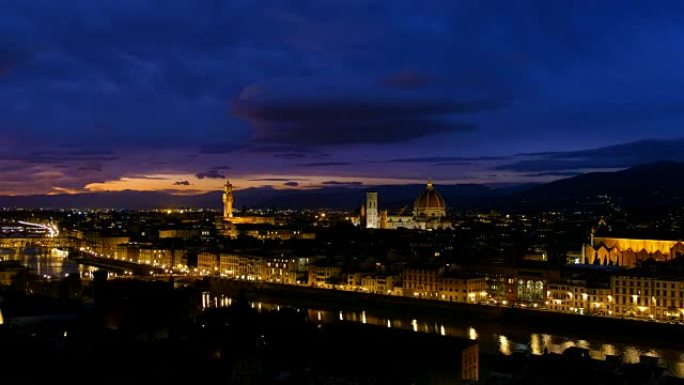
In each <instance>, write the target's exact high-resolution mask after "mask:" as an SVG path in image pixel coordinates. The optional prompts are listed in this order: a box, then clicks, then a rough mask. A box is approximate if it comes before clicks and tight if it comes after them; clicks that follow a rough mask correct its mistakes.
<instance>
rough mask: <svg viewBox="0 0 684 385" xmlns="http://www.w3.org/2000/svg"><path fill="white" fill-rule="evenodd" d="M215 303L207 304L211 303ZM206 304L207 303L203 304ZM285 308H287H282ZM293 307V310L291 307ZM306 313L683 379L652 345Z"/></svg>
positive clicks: (681, 362) (673, 355)
mask: <svg viewBox="0 0 684 385" xmlns="http://www.w3.org/2000/svg"><path fill="white" fill-rule="evenodd" d="M203 295H208V296H211V297H214V298H219V300H218V302H219V303H221V304H226V305H222V306H229V305H230V303H232V300H230V298H229V297H226V296H223V295H221V296H218V297H215V296H213V295H211V294H210V293H208V292H207V293H204V294H203ZM212 302H214V301H211V302H210V301H207V303H212ZM203 303H204V301H203ZM252 307H256V308H257V309H258V310H259V311H270V310H280V309H281V305H273V304H268V303H262V302H257V303H256V306H255V305H254V304H253V305H252ZM282 307H286V306H282ZM291 308H292V307H291ZM297 310H298V311H302V310H303V311H305V312H306V315H307V317H308V319H309V320H312V321H315V322H318V323H326V322H333V321H336V320H344V321H352V322H364V323H367V324H371V325H380V326H385V327H388V328H401V329H409V330H413V331H415V332H425V333H435V334H440V335H446V336H454V337H460V338H469V339H473V340H478V341H479V342H480V351H482V352H484V353H490V354H492V353H497V352H498V353H500V354H504V355H510V354H513V353H515V352H523V353H530V354H534V355H541V354H544V353H557V354H560V353H563V351H565V350H566V349H568V348H570V347H580V348H584V349H587V350H589V354H590V356H591V357H592V358H594V359H598V360H605V359H607V357H617V356H621V357H622V361H623V362H625V363H638V362H639V361H640V358H641V357H642V356H650V357H657V358H659V363H660V364H661V365H664V366H665V367H667V369H668V370H669V372H670V373H672V374H673V375H675V376H677V377H680V378H684V352H682V351H678V350H673V349H660V348H653V347H650V346H645V345H640V346H635V345H625V344H620V343H617V342H610V341H598V340H586V339H577V338H570V337H565V336H559V335H552V334H547V333H527V332H521V331H513V330H511V331H505V330H502V327H501V326H499V325H493V324H486V325H480V326H478V325H463V324H460V325H459V324H458V321H454V323H437V322H434V321H432V322H431V321H429V320H425V319H419V318H387V317H381V316H376V315H374V314H373V313H372V312H371V311H360V312H356V311H328V310H318V309H316V310H313V309H297Z"/></svg>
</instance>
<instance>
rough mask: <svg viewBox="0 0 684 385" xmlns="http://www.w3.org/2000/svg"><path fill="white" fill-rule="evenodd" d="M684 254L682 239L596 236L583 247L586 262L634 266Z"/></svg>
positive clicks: (583, 256) (667, 259)
mask: <svg viewBox="0 0 684 385" xmlns="http://www.w3.org/2000/svg"><path fill="white" fill-rule="evenodd" d="M681 256H684V242H682V241H681V240H661V239H635V238H614V237H600V236H594V234H593V233H592V236H591V241H590V243H589V244H585V245H584V246H583V248H582V258H583V260H584V263H586V264H590V265H613V266H622V267H628V268H629V267H634V266H636V265H637V264H638V263H639V262H642V261H645V260H648V259H653V260H655V261H658V262H663V261H669V260H670V259H674V258H677V257H681Z"/></svg>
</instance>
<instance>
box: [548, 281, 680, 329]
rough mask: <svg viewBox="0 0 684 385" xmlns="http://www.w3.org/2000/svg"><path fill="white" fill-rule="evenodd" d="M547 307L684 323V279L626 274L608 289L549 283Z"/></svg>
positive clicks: (579, 282) (575, 282) (581, 284)
mask: <svg viewBox="0 0 684 385" xmlns="http://www.w3.org/2000/svg"><path fill="white" fill-rule="evenodd" d="M547 308H548V309H549V310H552V311H558V312H568V313H578V314H592V315H602V316H610V317H616V318H636V319H644V320H648V319H652V320H657V321H682V320H684V278H681V277H668V276H652V275H648V276H644V275H643V274H639V273H625V274H621V275H616V276H613V277H611V279H610V284H609V286H602V287H592V286H591V285H587V283H586V282H584V281H566V282H554V283H551V284H549V288H548V292H547Z"/></svg>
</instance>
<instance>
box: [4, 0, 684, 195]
mask: <svg viewBox="0 0 684 385" xmlns="http://www.w3.org/2000/svg"><path fill="white" fill-rule="evenodd" d="M653 3H654V2H649V1H634V2H632V1H615V2H609V1H597V2H595V1H562V2H558V1H546V2H525V1H472V0H469V1H456V0H454V1H442V2H430V1H401V0H392V1H379V2H371V1H358V2H357V1H351V0H344V1H340V2H334V1H285V2H283V1H279V2H272V3H271V2H269V1H253V0H251V1H197V0H193V1H174V0H160V1H143V0H134V1H125V0H112V1H92V0H83V1H77V0H69V1H37V0H36V1H26V0H18V1H2V2H1V3H0V133H1V135H0V194H43V193H72V192H81V191H99V190H122V189H135V190H168V191H174V192H178V193H194V192H202V191H207V190H213V189H217V188H219V187H220V186H221V185H222V184H223V183H224V178H225V177H229V178H230V179H231V181H233V183H234V184H236V185H238V186H239V187H248V186H267V185H268V186H273V187H275V188H308V187H315V186H331V185H336V186H338V185H345V184H348V185H359V184H362V185H372V184H379V183H383V184H384V183H415V182H423V181H424V180H426V179H427V178H428V177H432V178H433V179H435V181H436V183H441V184H447V183H488V184H493V185H497V184H507V183H518V182H529V181H547V180H552V179H557V178H561V177H566V176H570V175H574V174H577V173H580V172H586V171H591V170H600V169H606V170H610V169H619V168H624V167H628V166H631V165H636V164H640V163H646V162H652V161H657V160H665V159H673V160H684V154H683V153H684V151H682V150H681V149H682V148H684V140H682V139H680V138H681V137H684V134H682V133H683V132H684V130H683V127H684V125H683V123H684V92H682V90H684V71H683V70H682V68H683V64H682V63H684V22H682V18H681V16H682V15H684V2H681V1H672V2H665V1H662V2H657V3H658V4H657V5H655V4H653Z"/></svg>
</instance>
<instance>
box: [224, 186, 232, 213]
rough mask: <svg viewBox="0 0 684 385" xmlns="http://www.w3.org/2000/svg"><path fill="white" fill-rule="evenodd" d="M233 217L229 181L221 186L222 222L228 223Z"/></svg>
mask: <svg viewBox="0 0 684 385" xmlns="http://www.w3.org/2000/svg"><path fill="white" fill-rule="evenodd" d="M232 217H233V185H232V184H230V181H229V180H226V185H225V186H223V220H224V221H230V218H232Z"/></svg>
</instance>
